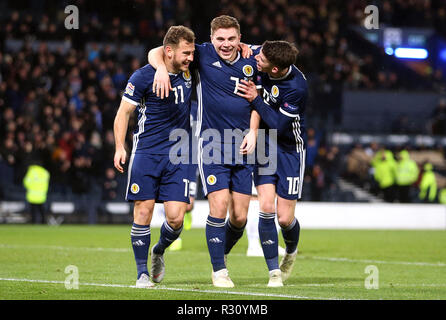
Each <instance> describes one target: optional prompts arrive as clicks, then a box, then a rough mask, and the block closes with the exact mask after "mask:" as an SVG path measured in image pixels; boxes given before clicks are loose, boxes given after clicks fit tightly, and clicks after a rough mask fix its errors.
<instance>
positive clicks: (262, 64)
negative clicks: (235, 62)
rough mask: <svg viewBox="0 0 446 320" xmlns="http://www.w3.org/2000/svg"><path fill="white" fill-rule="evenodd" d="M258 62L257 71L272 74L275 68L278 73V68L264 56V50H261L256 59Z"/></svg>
mask: <svg viewBox="0 0 446 320" xmlns="http://www.w3.org/2000/svg"><path fill="white" fill-rule="evenodd" d="M254 58H255V59H256V62H257V70H259V71H261V72H265V73H272V69H273V68H275V71H276V72H277V70H276V69H277V67H274V66H273V65H272V63H271V62H269V61H268V59H267V58H266V57H265V55H264V54H263V52H262V50H260V52H259V54H258V55H256V56H255V57H254Z"/></svg>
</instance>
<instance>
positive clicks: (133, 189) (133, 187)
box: [130, 183, 139, 194]
mask: <svg viewBox="0 0 446 320" xmlns="http://www.w3.org/2000/svg"><path fill="white" fill-rule="evenodd" d="M130 191H131V192H132V193H133V194H137V193H138V192H139V186H138V185H137V184H136V183H134V184H132V186H131V187H130Z"/></svg>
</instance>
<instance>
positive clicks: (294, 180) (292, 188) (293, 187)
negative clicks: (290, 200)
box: [286, 177, 299, 195]
mask: <svg viewBox="0 0 446 320" xmlns="http://www.w3.org/2000/svg"><path fill="white" fill-rule="evenodd" d="M286 179H287V180H288V194H290V195H291V194H298V193H299V177H287V178H286Z"/></svg>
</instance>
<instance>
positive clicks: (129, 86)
mask: <svg viewBox="0 0 446 320" xmlns="http://www.w3.org/2000/svg"><path fill="white" fill-rule="evenodd" d="M134 92H135V86H134V85H133V84H132V83H131V82H129V83H127V87H125V92H124V93H125V94H127V95H129V96H132V97H133V93H134Z"/></svg>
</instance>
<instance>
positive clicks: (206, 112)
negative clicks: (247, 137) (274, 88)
mask: <svg viewBox="0 0 446 320" xmlns="http://www.w3.org/2000/svg"><path fill="white" fill-rule="evenodd" d="M259 50H260V48H258V49H257V50H254V51H256V52H255V53H254V54H257V53H258V51H259ZM192 68H194V71H196V75H197V77H196V81H197V98H198V112H197V120H198V125H197V132H196V134H197V135H199V134H200V133H202V132H203V131H204V130H206V129H216V130H217V131H218V132H219V134H220V136H221V138H222V139H223V138H224V130H225V129H230V130H234V129H240V130H241V131H242V132H243V131H244V130H246V129H249V124H250V117H251V106H250V103H249V102H248V101H247V100H246V99H244V98H242V97H240V96H238V95H237V94H236V92H237V86H238V84H239V82H240V79H245V80H255V79H256V77H257V68H256V61H255V58H254V55H252V56H251V57H250V58H248V59H245V58H243V57H242V56H241V54H240V53H238V55H237V58H236V59H235V60H234V61H232V62H227V61H225V60H223V59H222V58H220V56H219V55H218V54H217V52H216V51H215V49H214V46H213V45H212V43H203V44H201V45H198V44H196V45H195V57H194V62H193V65H192ZM225 143H234V141H232V142H231V141H225Z"/></svg>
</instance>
